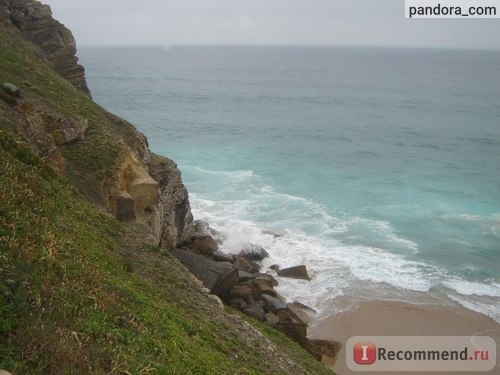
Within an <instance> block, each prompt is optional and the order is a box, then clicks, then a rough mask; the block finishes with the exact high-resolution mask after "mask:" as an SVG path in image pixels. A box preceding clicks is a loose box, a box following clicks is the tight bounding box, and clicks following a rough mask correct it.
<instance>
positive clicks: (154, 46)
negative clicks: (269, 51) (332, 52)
mask: <svg viewBox="0 0 500 375" xmlns="http://www.w3.org/2000/svg"><path fill="white" fill-rule="evenodd" d="M175 47H232V48H235V47H236V48H255V47H258V48H264V47H266V48H380V49H412V50H450V51H478V52H479V51H484V52H500V47H499V48H496V49H494V48H476V47H450V46H405V45H362V44H285V43H283V44H278V43H277V44H234V43H203V44H201V43H200V44H198V43H173V44H157V43H151V44H149V43H144V44H78V46H77V49H78V48H161V49H166V50H168V49H170V48H175Z"/></svg>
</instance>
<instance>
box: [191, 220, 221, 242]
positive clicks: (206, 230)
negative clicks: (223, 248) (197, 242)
mask: <svg viewBox="0 0 500 375" xmlns="http://www.w3.org/2000/svg"><path fill="white" fill-rule="evenodd" d="M193 223H194V233H193V237H204V236H210V237H212V238H213V239H214V240H215V242H217V244H219V245H220V244H221V243H222V242H224V240H225V236H224V235H222V234H221V233H219V232H218V231H216V230H215V229H213V228H211V227H210V225H209V224H208V223H207V222H206V221H202V220H195V221H194V222H193Z"/></svg>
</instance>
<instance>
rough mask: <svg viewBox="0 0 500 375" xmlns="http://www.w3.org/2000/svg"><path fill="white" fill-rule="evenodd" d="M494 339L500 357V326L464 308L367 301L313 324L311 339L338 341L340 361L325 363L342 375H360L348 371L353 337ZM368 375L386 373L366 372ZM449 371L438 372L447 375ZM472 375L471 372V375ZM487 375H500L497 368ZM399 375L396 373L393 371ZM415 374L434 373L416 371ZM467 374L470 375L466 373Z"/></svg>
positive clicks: (310, 333)
mask: <svg viewBox="0 0 500 375" xmlns="http://www.w3.org/2000/svg"><path fill="white" fill-rule="evenodd" d="M472 335H481V336H490V337H492V338H493V339H494V340H495V341H496V343H497V358H499V355H498V352H499V350H498V349H499V343H500V324H499V323H497V322H496V321H495V320H493V319H491V318H489V317H487V316H484V315H482V314H479V313H476V312H474V311H471V310H468V309H465V308H463V307H460V306H434V305H412V304H407V303H402V302H387V301H367V302H362V303H360V304H359V305H358V306H357V307H353V308H351V309H349V310H346V311H343V312H341V313H338V314H336V315H334V316H333V317H331V318H328V319H324V320H321V321H318V322H316V323H313V324H312V325H311V328H310V330H309V337H311V338H314V339H329V340H336V341H340V342H341V343H342V350H341V351H340V353H339V354H338V356H337V358H336V360H333V359H331V358H325V359H324V362H325V364H327V366H329V367H330V368H332V369H333V370H334V371H335V372H336V373H337V374H339V375H346V374H360V372H354V371H351V370H349V368H347V366H346V363H345V357H346V353H345V343H346V342H347V340H348V339H349V338H350V337H352V336H472ZM366 373H367V374H382V373H380V372H366ZM446 373H448V372H436V373H435V374H446ZM469 373H470V372H469ZM484 373H485V374H495V375H499V374H500V366H499V365H498V364H497V366H496V367H495V368H494V369H493V370H492V371H489V372H484ZM391 374H396V372H391ZM412 374H426V375H429V374H434V373H432V372H412ZM464 374H467V373H466V372H464Z"/></svg>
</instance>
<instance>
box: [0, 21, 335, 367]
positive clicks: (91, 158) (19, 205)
mask: <svg viewBox="0 0 500 375" xmlns="http://www.w3.org/2000/svg"><path fill="white" fill-rule="evenodd" d="M3 82H10V83H13V84H14V85H16V86H17V87H19V88H20V95H21V97H20V98H11V97H10V96H9V95H10V94H8V93H7V94H5V93H2V95H0V369H5V370H8V371H10V372H12V373H13V374H16V375H17V374H42V373H43V374H47V373H53V374H66V373H125V374H126V373H131V374H132V373H133V374H150V373H165V374H167V373H168V374H189V373H195V374H200V373H202V374H203V373H205V374H222V373H231V374H232V373H242V374H251V373H292V374H293V373H297V374H300V373H311V374H312V373H329V371H328V370H327V369H325V368H324V367H323V366H322V365H321V364H320V363H319V362H317V361H316V360H315V359H313V358H312V357H311V356H310V355H309V354H308V353H306V352H305V351H304V350H303V349H302V348H300V347H299V346H298V345H297V344H295V343H293V342H291V341H290V340H289V339H288V338H287V337H285V336H284V335H283V334H281V333H279V332H277V331H275V330H273V329H271V328H269V327H265V326H262V325H258V327H259V328H258V329H256V328H255V327H257V326H256V325H255V324H258V323H255V322H253V323H252V325H251V324H248V323H247V322H246V321H245V320H244V319H243V318H242V317H240V316H239V315H235V314H233V313H231V312H227V311H225V309H224V308H222V307H221V306H220V305H219V303H218V301H217V300H215V299H213V297H212V296H210V295H209V294H207V293H206V291H205V290H204V289H203V288H202V287H201V286H200V285H199V283H198V282H197V281H196V280H195V279H194V278H193V277H192V276H191V275H190V274H189V273H188V272H187V271H186V270H185V268H184V267H182V266H181V265H180V263H179V262H178V261H177V260H175V259H174V258H172V257H171V256H170V255H169V252H168V251H167V250H166V249H165V248H163V249H162V248H160V247H158V246H156V245H155V244H151V242H148V243H146V242H145V240H144V238H145V237H144V235H143V233H141V231H140V230H139V229H138V226H137V225H135V224H137V223H132V222H119V221H118V220H117V219H116V218H115V216H113V215H112V214H111V213H109V211H112V210H110V207H108V206H107V200H106V198H107V196H106V194H112V193H113V192H114V191H115V190H113V189H114V186H115V185H114V182H113V181H114V179H115V178H116V177H117V174H116V169H117V166H120V165H122V164H120V163H121V155H123V154H124V150H126V151H127V152H131V153H132V154H134V155H138V156H143V157H144V156H146V155H141V154H140V153H141V152H145V151H144V150H142V148H143V147H144V144H145V140H144V139H143V138H142V137H141V135H140V133H138V132H137V131H135V129H134V128H133V127H132V126H131V125H130V124H128V123H126V122H125V121H123V120H121V119H118V118H116V117H115V116H113V115H111V114H109V113H107V112H106V111H104V110H103V109H101V108H100V107H99V106H98V105H96V104H95V103H93V102H92V101H91V100H90V99H89V98H88V97H87V96H86V95H84V94H82V93H81V92H79V91H77V90H76V89H75V88H74V87H73V86H72V85H70V84H69V83H68V82H67V81H65V80H64V79H62V78H61V77H60V76H59V75H58V74H57V73H55V72H54V71H53V70H52V68H51V67H50V66H49V65H48V64H47V62H46V61H45V60H44V59H43V58H40V53H39V50H38V49H37V48H36V47H35V46H34V45H32V44H30V43H29V42H27V41H26V40H25V39H24V38H23V36H22V34H20V33H17V32H15V31H13V30H10V29H9V28H3V27H0V84H1V83H3ZM40 118H41V119H42V120H43V121H42V123H43V124H45V125H46V124H47V121H46V120H47V118H48V122H49V123H50V124H59V125H61V124H62V125H61V126H63V128H62V129H55V128H51V127H50V126H52V125H50V126H45V125H44V126H45V127H44V128H43V129H45V130H44V131H48V133H43V134H42V135H43V137H44V138H43V139H45V138H46V136H47V134H49V133H50V132H52V133H50V134H52V136H53V138H54V139H53V141H57V137H56V136H55V135H54V134H55V133H54V131H56V130H58V131H60V130H64V132H63V133H64V134H69V133H70V132H69V130H70V129H73V130H74V129H77V128H78V127H77V126H76V124H79V123H80V122H81V121H83V122H84V123H85V126H84V127H83V128H85V130H83V133H84V134H81V135H80V136H78V137H75V138H71V139H70V140H68V139H69V138H64V139H63V141H61V142H55V143H56V145H55V146H54V145H52V143H50V142H49V143H50V147H51V149H50V153H49V152H48V153H45V154H44V153H43V152H42V151H43V150H44V149H43V148H41V146H40V145H39V144H38V143H37V141H38V140H39V139H38V138H37V137H36V134H38V133H37V131H38V130H40V129H38V128H37V127H36V126H37V124H39V123H40V121H41V120H39V119H40ZM44 121H45V122H44ZM67 124H69V125H67ZM65 126H66V127H65ZM68 126H69V127H68ZM83 128H82V129H83ZM47 129H48V130H47ZM49 130H50V131H49ZM50 134H49V135H50ZM51 142H52V141H51ZM54 147H55V148H54ZM125 153H126V152H125ZM42 159H43V160H42ZM141 168H142V167H141ZM144 168H145V167H144ZM160 185H161V184H160ZM107 186H108V187H107ZM166 190H168V189H166ZM181 195H182V194H181ZM174 203H175V202H174ZM96 204H97V205H96ZM176 204H178V203H176ZM186 207H188V203H185V205H184V206H183V207H182V212H183V213H184V211H185V209H186ZM166 208H169V209H174V208H175V205H173V206H164V209H165V210H167V209H166ZM167 214H168V213H167ZM163 225H164V226H166V227H167V226H168V225H170V224H169V221H168V220H164V223H163ZM178 235H179V236H181V234H178ZM245 319H248V318H245Z"/></svg>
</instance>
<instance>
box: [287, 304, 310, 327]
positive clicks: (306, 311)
mask: <svg viewBox="0 0 500 375" xmlns="http://www.w3.org/2000/svg"><path fill="white" fill-rule="evenodd" d="M286 307H287V308H288V309H289V310H290V311H293V312H294V313H295V314H296V315H297V316H298V317H299V318H300V319H302V320H303V321H304V322H306V323H311V322H312V320H313V317H314V314H316V310H314V309H312V308H310V307H309V306H307V305H304V304H303V303H300V302H297V301H294V302H292V303H287V304H286Z"/></svg>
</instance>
